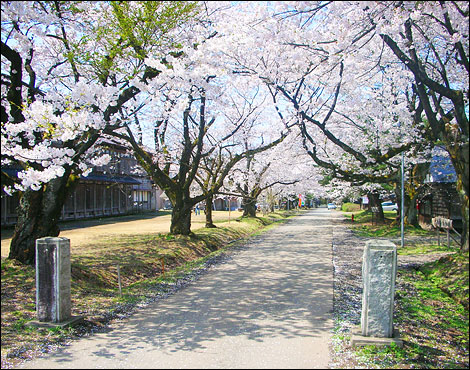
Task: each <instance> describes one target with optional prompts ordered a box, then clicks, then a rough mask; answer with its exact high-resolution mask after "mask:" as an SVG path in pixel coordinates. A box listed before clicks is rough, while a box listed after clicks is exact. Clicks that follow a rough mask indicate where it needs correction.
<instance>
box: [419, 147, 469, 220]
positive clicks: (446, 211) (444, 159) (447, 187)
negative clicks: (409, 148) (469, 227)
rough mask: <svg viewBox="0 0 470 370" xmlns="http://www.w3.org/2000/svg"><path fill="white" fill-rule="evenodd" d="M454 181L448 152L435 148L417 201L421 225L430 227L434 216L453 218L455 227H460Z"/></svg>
mask: <svg viewBox="0 0 470 370" xmlns="http://www.w3.org/2000/svg"><path fill="white" fill-rule="evenodd" d="M456 181H457V175H456V173H455V170H454V167H453V166H452V162H451V160H450V158H449V156H448V154H447V153H446V152H445V151H444V150H443V149H442V148H435V150H433V156H432V159H431V163H430V167H429V173H428V175H427V177H426V180H425V184H424V186H423V187H422V190H421V192H420V193H421V194H420V196H419V197H418V203H417V207H418V219H419V223H420V225H421V226H422V227H430V226H431V220H432V218H434V217H444V218H448V219H451V220H453V224H454V227H455V228H456V229H459V228H460V229H461V228H462V211H461V201H460V197H459V194H458V193H457V189H456Z"/></svg>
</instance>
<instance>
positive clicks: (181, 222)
mask: <svg viewBox="0 0 470 370" xmlns="http://www.w3.org/2000/svg"><path fill="white" fill-rule="evenodd" d="M192 207H193V204H192V203H187V202H183V201H181V202H176V204H174V205H173V210H172V212H171V225H170V233H171V234H173V235H189V234H190V233H191V209H192Z"/></svg>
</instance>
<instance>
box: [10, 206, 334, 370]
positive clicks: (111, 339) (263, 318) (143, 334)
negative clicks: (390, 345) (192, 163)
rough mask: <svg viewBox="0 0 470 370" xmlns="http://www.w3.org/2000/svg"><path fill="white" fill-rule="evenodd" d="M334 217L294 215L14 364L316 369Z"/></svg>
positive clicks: (327, 311)
mask: <svg viewBox="0 0 470 370" xmlns="http://www.w3.org/2000/svg"><path fill="white" fill-rule="evenodd" d="M338 217H343V216H342V215H341V213H339V212H331V211H328V210H327V209H324V208H318V209H315V210H312V211H311V212H308V213H304V214H302V215H300V216H297V217H295V218H293V219H291V220H289V221H288V222H287V223H285V224H283V225H280V226H278V227H275V228H273V229H270V230H268V231H267V232H265V233H263V234H261V235H258V236H256V237H253V238H251V239H250V240H249V241H248V242H247V243H246V244H245V245H243V246H240V247H236V248H234V249H233V250H231V251H229V252H228V256H227V258H225V259H223V260H222V262H221V263H218V264H216V265H214V266H213V267H211V268H210V269H209V270H208V271H207V272H206V273H204V274H202V275H201V277H200V278H199V279H198V280H196V281H194V282H192V283H190V284H188V285H187V286H186V287H184V288H182V289H181V290H179V291H178V292H176V293H175V294H173V295H170V296H169V297H167V298H165V299H161V300H158V301H156V302H153V303H150V304H149V305H147V306H145V307H143V308H141V309H139V310H137V311H136V313H135V314H133V315H132V316H130V317H128V318H126V319H124V320H122V321H117V322H115V323H113V324H112V325H110V326H109V328H108V329H107V330H106V331H105V332H101V333H95V334H92V335H90V336H88V337H82V338H80V339H77V340H73V341H72V342H71V343H70V344H69V345H68V346H65V347H62V348H61V349H59V350H58V351H56V352H54V353H50V354H47V355H45V356H44V357H42V358H39V359H36V360H33V361H30V362H26V363H24V364H22V365H20V366H18V368H29V369H32V368H40V369H59V368H63V369H72V368H85V369H97V368H106V369H118V368H126V369H129V368H139V369H143V368H153V369H157V368H165V369H168V368H248V369H258V368H282V369H288V368H296V369H298V368H318V369H325V368H327V367H328V363H329V360H330V353H329V342H330V338H331V336H332V328H333V317H332V315H333V267H332V247H331V243H332V234H333V229H334V222H333V220H334V219H335V218H338Z"/></svg>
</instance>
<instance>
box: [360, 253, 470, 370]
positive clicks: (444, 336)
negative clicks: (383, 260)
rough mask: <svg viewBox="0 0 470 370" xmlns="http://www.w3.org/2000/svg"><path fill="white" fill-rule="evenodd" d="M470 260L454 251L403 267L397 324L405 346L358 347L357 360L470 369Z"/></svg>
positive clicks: (397, 295) (381, 364) (397, 297)
mask: <svg viewBox="0 0 470 370" xmlns="http://www.w3.org/2000/svg"><path fill="white" fill-rule="evenodd" d="M417 253H419V251H417ZM468 259H469V255H468V253H466V254H458V253H455V254H451V255H448V256H445V257H443V258H441V259H439V260H437V261H435V262H432V263H427V264H424V265H422V266H421V267H420V268H419V269H418V270H415V269H406V270H399V271H398V275H397V289H396V291H395V317H394V326H395V328H398V329H399V331H400V337H401V339H402V340H403V343H404V346H403V348H399V347H397V346H394V345H392V346H391V347H379V346H366V347H364V348H358V349H357V350H356V352H355V353H356V355H357V358H358V361H359V362H360V363H367V364H374V365H375V366H377V367H379V368H404V367H406V368H431V369H446V368H452V369H466V368H468V354H469V343H468V341H469V333H468V328H469V311H468V299H469V296H468V286H469V280H468Z"/></svg>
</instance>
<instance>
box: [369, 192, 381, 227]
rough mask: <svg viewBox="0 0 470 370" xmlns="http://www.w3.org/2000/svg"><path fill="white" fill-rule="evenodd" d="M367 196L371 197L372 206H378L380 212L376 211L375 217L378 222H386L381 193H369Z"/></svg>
mask: <svg viewBox="0 0 470 370" xmlns="http://www.w3.org/2000/svg"><path fill="white" fill-rule="evenodd" d="M367 196H368V198H369V203H370V207H371V208H372V207H376V208H378V212H375V213H374V217H376V219H375V221H376V222H377V223H382V224H383V223H384V222H385V216H384V210H383V208H382V203H381V202H380V196H379V194H377V193H369V194H368V195H367Z"/></svg>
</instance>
